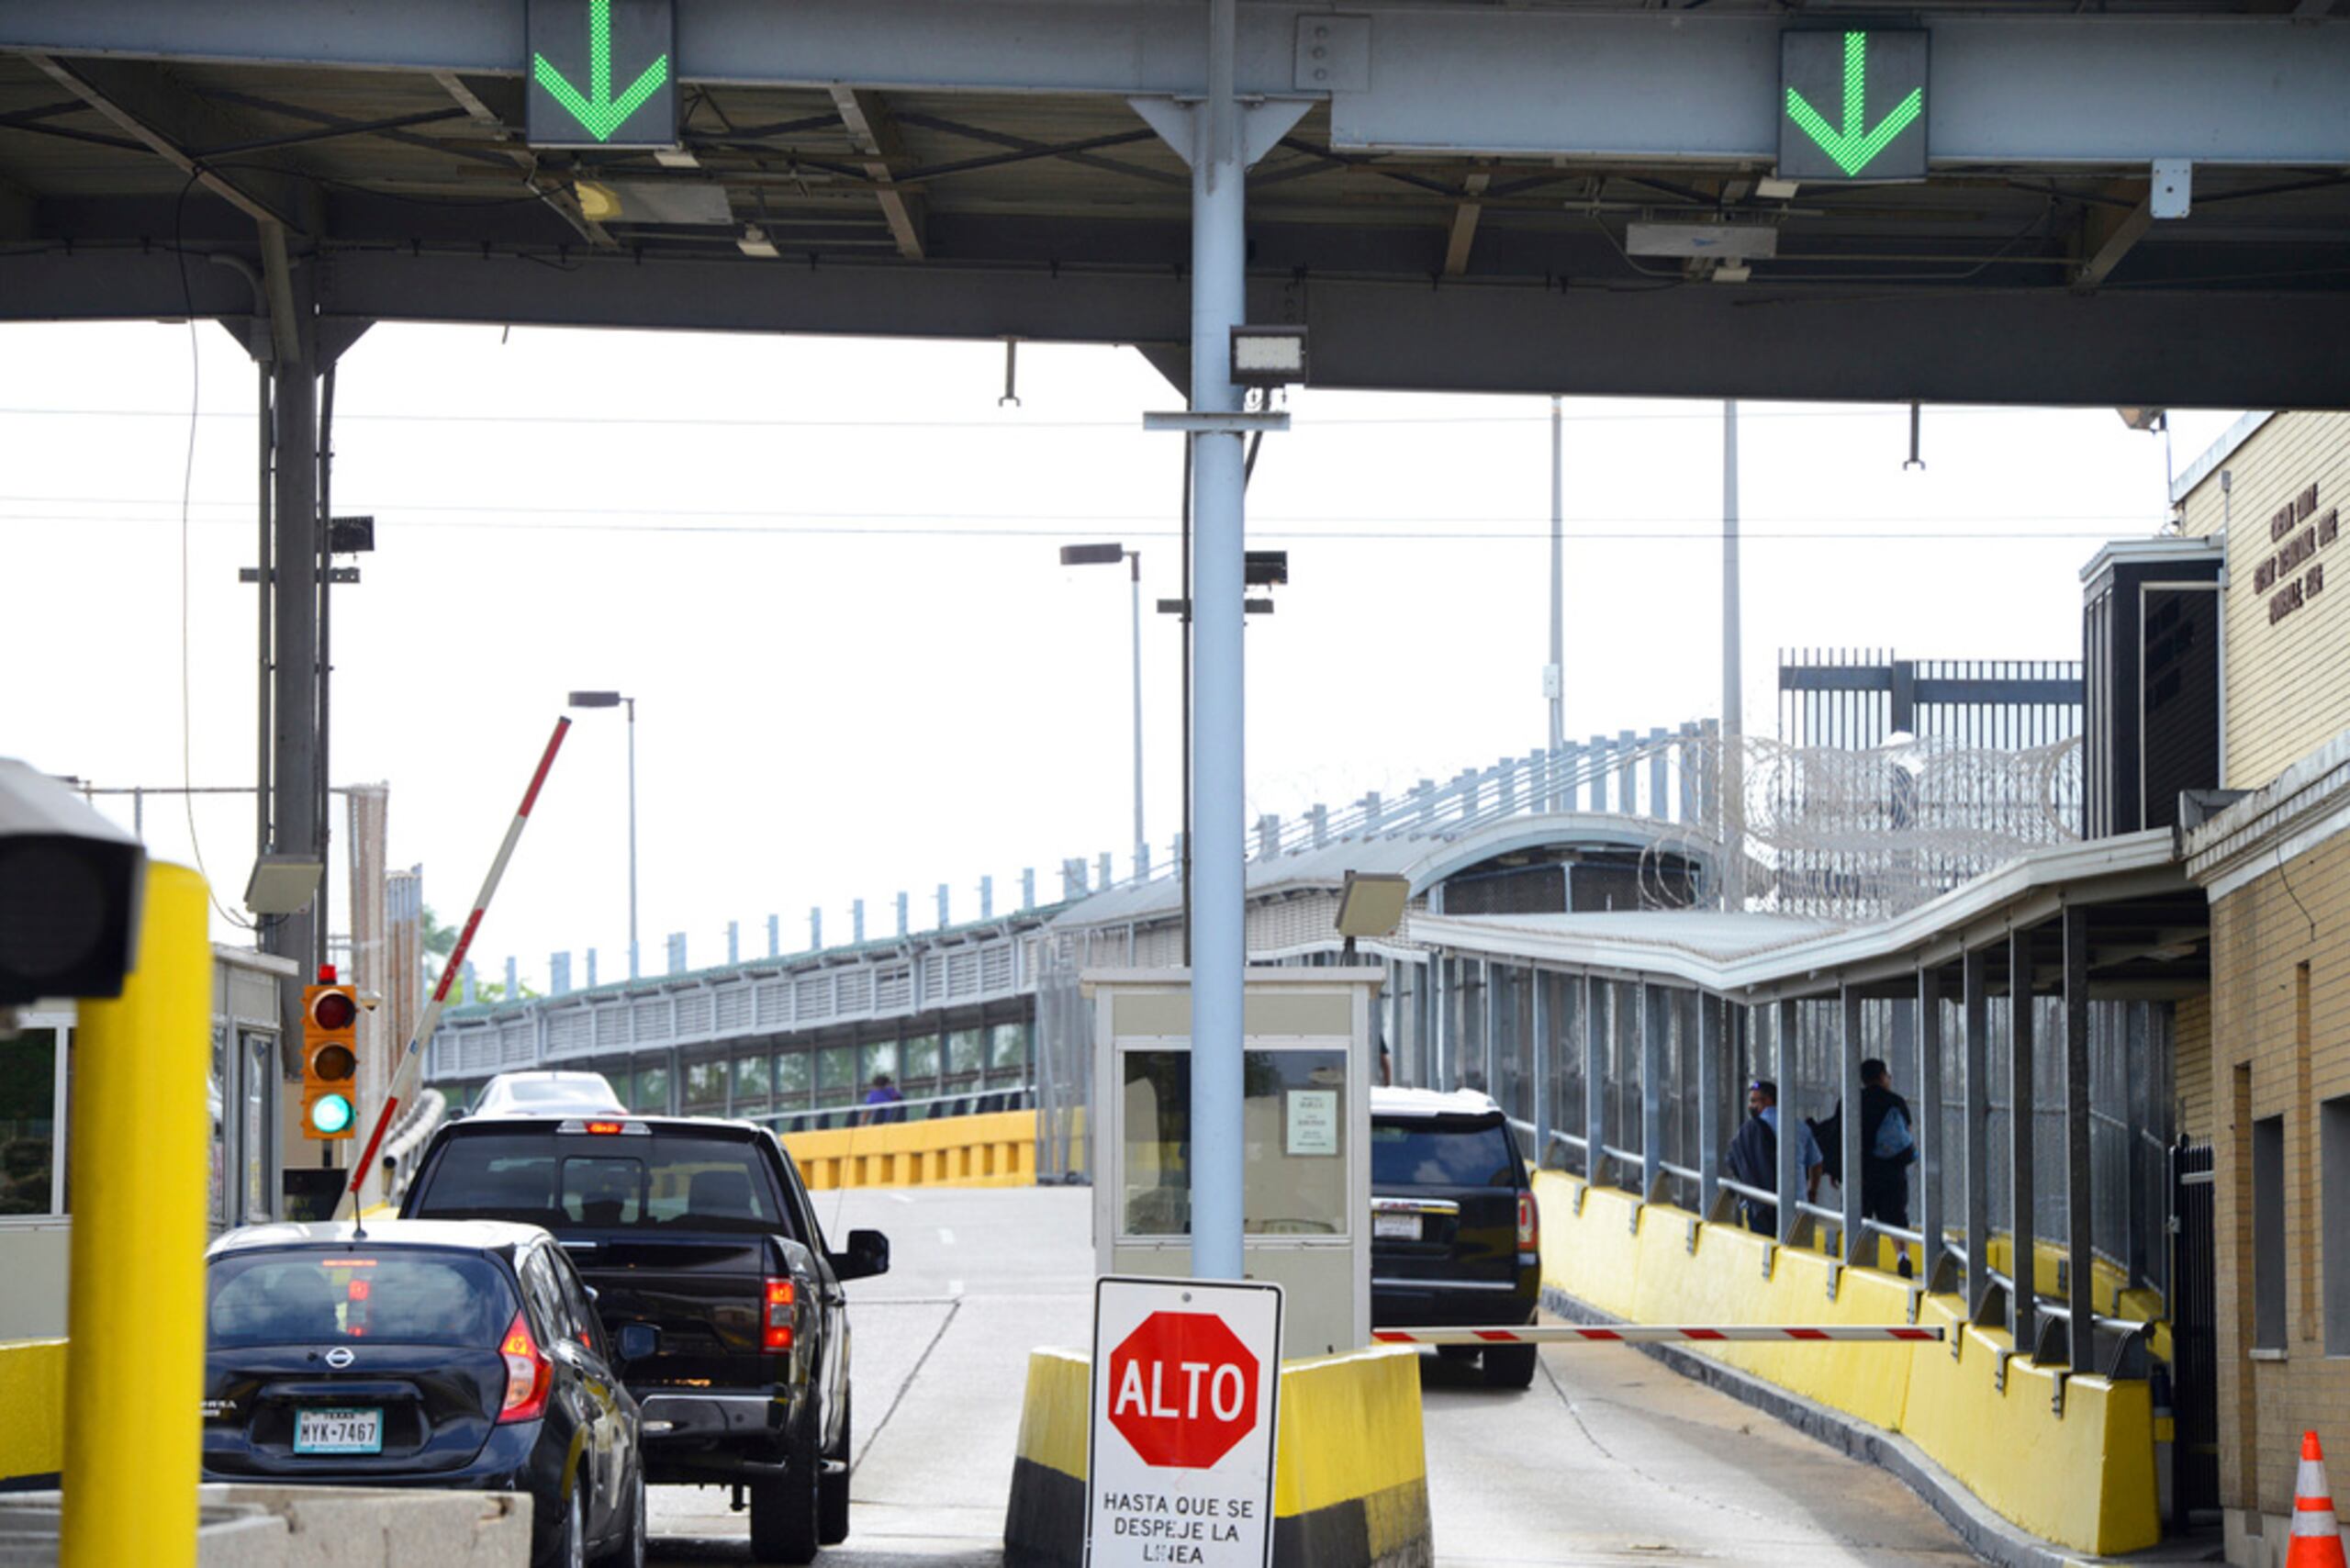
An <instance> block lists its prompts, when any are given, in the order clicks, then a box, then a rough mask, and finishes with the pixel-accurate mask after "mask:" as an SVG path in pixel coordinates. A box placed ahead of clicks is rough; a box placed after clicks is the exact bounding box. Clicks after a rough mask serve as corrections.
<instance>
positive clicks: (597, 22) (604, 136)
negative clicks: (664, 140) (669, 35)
mask: <svg viewBox="0 0 2350 1568" xmlns="http://www.w3.org/2000/svg"><path fill="white" fill-rule="evenodd" d="M531 74H532V76H533V77H534V78H536V79H537V81H538V84H539V85H540V86H542V87H544V88H545V89H546V90H547V95H548V96H550V97H552V98H553V99H554V101H555V102H556V103H558V104H560V105H562V106H563V108H564V112H565V113H566V114H568V115H569V116H570V117H571V118H574V119H576V120H577V121H578V122H579V123H580V125H581V126H582V127H583V128H585V129H586V130H587V132H588V135H590V136H592V137H594V138H595V139H596V140H599V141H610V140H611V139H612V132H614V131H616V130H618V129H620V128H621V126H622V125H623V124H625V123H626V122H627V120H628V117H629V116H631V115H632V114H634V113H635V112H636V111H637V110H638V109H639V108H640V107H642V106H643V103H644V100H645V99H647V98H649V97H651V96H652V95H654V94H655V93H657V92H659V91H660V90H661V84H662V83H664V82H666V81H667V80H668V79H669V57H668V56H667V55H666V54H664V55H662V56H660V57H659V58H657V59H656V60H655V61H654V62H653V63H652V64H650V65H648V66H646V67H645V68H644V69H643V71H642V72H641V73H638V75H637V78H636V80H635V81H633V82H632V83H630V84H629V85H628V87H627V89H626V90H625V91H623V92H622V93H621V95H620V96H619V97H617V98H616V97H614V96H612V0H588V91H587V92H585V93H582V92H581V91H580V90H579V89H578V88H577V87H575V86H573V85H572V84H571V82H570V81H569V79H568V78H566V77H565V75H564V73H562V72H560V71H558V70H556V69H555V67H554V62H551V61H549V60H548V59H547V57H546V56H545V55H543V54H537V53H533V54H532V56H531Z"/></svg>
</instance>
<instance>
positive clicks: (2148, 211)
mask: <svg viewBox="0 0 2350 1568" xmlns="http://www.w3.org/2000/svg"><path fill="white" fill-rule="evenodd" d="M2130 195H2132V196H2135V197H2136V198H2137V205H2136V206H2134V207H2129V206H2125V207H2118V208H2116V207H2096V206H2093V207H2090V208H2089V210H2088V215H2087V222H2086V223H2085V224H2084V226H2083V228H2082V231H2081V240H2082V246H2081V248H2082V250H2083V251H2084V252H2087V256H2086V258H2085V259H2084V260H2083V261H2082V263H2081V264H2080V265H2079V266H2077V267H2076V268H2074V269H2073V286H2074V287H2075V288H2078V289H2084V290H2086V289H2092V288H2095V287H2097V286H2098V285H2099V284H2101V283H2103V282H2104V281H2105V280H2106V279H2107V278H2108V277H2109V276H2111V275H2112V273H2113V269H2114V268H2116V267H2118V266H2120V265H2121V258H2122V257H2124V256H2126V255H2128V254H2129V253H2130V250H2131V247H2132V246H2134V245H2135V244H2137V242H2138V241H2141V240H2143V239H2144V238H2145V237H2146V230H2149V229H2152V228H2153V227H2154V197H2153V196H2151V195H2149V194H2147V188H2146V185H2145V183H2144V182H2143V181H2141V182H2139V184H2138V185H2136V187H2135V188H2134V189H2133V190H2132V191H2131V192H2130Z"/></svg>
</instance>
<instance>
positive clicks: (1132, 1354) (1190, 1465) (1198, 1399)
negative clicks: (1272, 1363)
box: [1110, 1312, 1259, 1470]
mask: <svg viewBox="0 0 2350 1568" xmlns="http://www.w3.org/2000/svg"><path fill="white" fill-rule="evenodd" d="M1258 1376H1259V1364H1258V1361H1257V1357H1256V1355H1255V1354H1254V1353H1253V1352H1252V1351H1250V1350H1249V1349H1248V1346H1246V1345H1244V1344H1242V1343H1241V1342H1240V1340H1239V1338H1238V1337H1237V1336H1236V1335H1235V1334H1234V1333H1233V1332H1232V1330H1231V1329H1230V1328H1227V1327H1225V1324H1224V1320H1223V1319H1222V1318H1220V1317H1217V1316H1214V1315H1213V1314H1210V1313H1204V1312H1154V1313H1152V1314H1151V1315H1150V1316H1148V1317H1146V1318H1144V1319H1143V1320H1142V1322H1141V1324H1140V1325H1138V1326H1137V1327H1136V1329H1135V1331H1134V1332H1133V1333H1131V1334H1129V1335H1127V1336H1126V1337H1125V1338H1124V1339H1123V1340H1121V1341H1119V1343H1118V1348H1117V1349H1116V1350H1113V1351H1111V1352H1110V1424H1111V1425H1112V1426H1113V1427H1115V1428H1118V1431H1119V1432H1120V1434H1121V1435H1123V1436H1124V1437H1125V1439H1126V1441H1127V1442H1129V1443H1131V1444H1133V1445H1134V1450H1135V1452H1136V1453H1137V1454H1139V1455H1140V1456H1141V1457H1142V1462H1144V1463H1145V1464H1148V1465H1155V1466H1159V1467H1167V1466H1173V1467H1176V1468H1179V1469H1184V1470H1204V1469H1206V1468H1207V1467H1208V1466H1209V1465H1212V1464H1214V1462H1216V1461H1218V1460H1220V1459H1222V1458H1223V1457H1224V1456H1225V1454H1227V1453H1229V1452H1231V1451H1232V1447H1233V1445H1234V1444H1236V1443H1237V1442H1238V1441H1240V1439H1243V1438H1245V1437H1247V1436H1248V1434H1249V1432H1251V1431H1252V1430H1254V1429H1255V1428H1256V1425H1257V1379H1258Z"/></svg>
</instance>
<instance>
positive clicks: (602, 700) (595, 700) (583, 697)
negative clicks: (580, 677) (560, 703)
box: [570, 691, 621, 708]
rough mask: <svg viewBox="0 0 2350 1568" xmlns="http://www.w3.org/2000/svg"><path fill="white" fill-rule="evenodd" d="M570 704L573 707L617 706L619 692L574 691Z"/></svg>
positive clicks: (619, 703)
mask: <svg viewBox="0 0 2350 1568" xmlns="http://www.w3.org/2000/svg"><path fill="white" fill-rule="evenodd" d="M570 705H571V706H572V707H574V708H617V707H619V706H620V705H621V694H620V693H619V692H617V691H575V692H573V693H572V694H571V702H570Z"/></svg>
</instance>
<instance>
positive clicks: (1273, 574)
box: [1240, 550, 1289, 588]
mask: <svg viewBox="0 0 2350 1568" xmlns="http://www.w3.org/2000/svg"><path fill="white" fill-rule="evenodd" d="M1287 581H1289V552H1288V551H1286V550H1249V551H1247V552H1244V553H1243V554H1242V556H1241V561H1240V583H1241V586H1242V587H1243V588H1279V587H1280V586H1281V584H1283V583H1285V582H1287Z"/></svg>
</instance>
